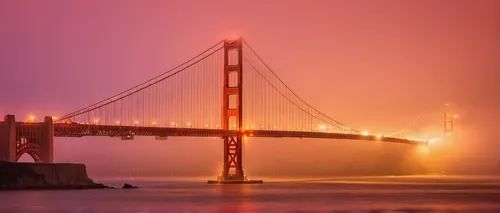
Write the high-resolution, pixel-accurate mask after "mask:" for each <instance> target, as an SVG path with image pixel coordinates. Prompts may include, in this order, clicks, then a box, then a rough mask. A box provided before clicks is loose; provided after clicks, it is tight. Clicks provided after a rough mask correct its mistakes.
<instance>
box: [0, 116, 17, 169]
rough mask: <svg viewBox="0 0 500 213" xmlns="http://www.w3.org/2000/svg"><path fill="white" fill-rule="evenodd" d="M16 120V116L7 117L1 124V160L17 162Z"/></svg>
mask: <svg viewBox="0 0 500 213" xmlns="http://www.w3.org/2000/svg"><path fill="white" fill-rule="evenodd" d="M16 133H17V131H16V119H15V117H14V115H6V116H5V117H4V121H3V122H0V160H1V161H8V162H16V161H17V156H16V141H17V140H16Z"/></svg>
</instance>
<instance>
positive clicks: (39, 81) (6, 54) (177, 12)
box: [0, 0, 500, 175]
mask: <svg viewBox="0 0 500 213" xmlns="http://www.w3.org/2000/svg"><path fill="white" fill-rule="evenodd" d="M234 35H239V36H242V37H244V38H245V40H247V41H248V42H249V43H250V44H251V45H252V46H253V47H254V49H255V50H256V51H257V52H258V53H259V54H260V55H261V56H262V57H263V58H264V60H265V61H266V62H267V63H268V64H269V65H270V66H271V67H272V68H273V70H275V71H276V72H277V74H278V75H279V76H280V77H281V78H282V79H283V80H284V81H285V82H286V83H287V84H288V85H289V86H290V87H291V88H292V89H293V90H294V91H296V92H297V94H298V95H299V96H300V97H302V98H303V99H304V100H306V101H307V102H309V103H310V104H311V105H312V106H314V107H316V108H318V109H320V110H321V111H323V112H324V113H325V114H327V115H330V116H331V117H334V118H335V119H337V120H340V121H342V122H344V123H347V124H350V125H352V126H354V127H357V128H358V129H370V130H371V131H372V130H373V131H391V130H397V129H399V128H401V127H402V126H404V125H406V124H407V123H408V122H410V121H411V120H412V119H414V118H415V117H416V116H417V115H418V114H420V113H426V115H427V117H426V119H427V120H425V121H423V123H422V124H419V125H417V126H416V127H415V128H417V130H425V131H430V132H432V134H437V133H442V132H440V131H442V129H441V128H442V120H441V118H442V110H443V105H444V104H445V103H450V104H452V106H453V108H454V110H455V112H456V113H457V114H459V115H460V118H459V121H458V123H457V130H459V131H458V132H457V134H456V136H455V139H454V141H453V145H452V144H450V143H451V142H450V143H448V144H447V145H446V146H444V145H443V147H441V148H439V149H437V148H436V150H435V152H434V153H430V155H431V156H430V157H429V156H428V158H431V159H430V162H427V161H426V163H425V164H432V165H439V166H443V167H445V168H450V169H452V170H457V171H458V170H460V169H462V170H467V169H472V168H474V169H475V171H476V170H477V171H482V172H484V171H491V170H492V169H497V168H499V167H500V165H499V164H500V133H499V131H498V129H499V127H498V123H499V122H498V120H499V119H500V113H499V111H500V2H499V1H494V0H491V1H486V0H484V1H482V0H480V1H473V0H471V1H455V0H450V1H430V0H424V1H389V0H385V1H62V0H61V1H0V79H1V81H2V83H1V84H0V91H2V92H1V93H0V94H1V95H0V112H1V113H3V114H8V113H10V114H15V115H16V118H17V119H18V120H23V119H24V118H25V117H26V116H28V114H31V113H33V114H35V115H37V117H39V118H41V117H42V116H43V115H62V114H64V113H67V112H70V111H73V110H75V109H77V108H80V107H83V106H85V105H88V104H91V103H94V102H96V101H98V100H101V99H103V98H106V97H109V96H111V95H113V94H115V93H118V92H120V91H122V90H124V89H127V88H129V87H131V86H133V85H135V84H137V83H140V82H142V81H143V80H146V79H149V78H150V77H152V76H155V75H157V74H159V73H160V72H161V70H162V69H163V68H165V67H173V66H174V65H176V64H179V63H182V62H184V61H185V60H187V59H188V58H190V57H192V56H193V55H196V54H197V53H198V52H200V51H202V50H204V49H205V48H206V47H208V46H210V45H211V44H213V43H215V42H217V41H219V40H221V39H223V38H225V37H230V36H234ZM255 141H256V142H255V143H249V144H248V145H247V147H246V148H245V168H247V173H250V174H251V173H252V172H254V173H258V174H262V175H271V174H272V173H273V172H276V171H278V173H282V174H285V173H287V174H298V175H301V174H329V171H330V170H329V169H330V168H331V167H333V166H332V164H335V165H336V166H334V167H341V166H345V165H350V163H351V164H352V163H353V162H354V161H364V163H359V164H363V165H366V166H367V167H370V166H373V165H371V164H369V163H367V162H371V161H373V159H380V156H384V154H383V153H386V152H389V150H391V151H390V152H389V153H392V154H394V153H397V152H400V153H403V152H409V151H408V150H406V149H408V148H401V150H399V148H395V147H394V146H393V147H391V146H390V145H384V146H383V148H381V147H380V146H377V145H374V144H370V143H364V142H356V141H324V140H321V141H314V140H303V141H300V140H299V141H295V140H293V141H285V139H264V140H263V139H256V140H255ZM55 143H56V145H55V146H56V147H55V149H56V154H55V155H56V156H55V159H56V161H60V162H62V161H72V162H83V163H86V164H87V165H88V166H89V167H90V170H91V171H95V172H96V173H99V172H98V171H99V169H102V166H103V164H102V163H99V162H102V161H104V160H105V161H106V162H109V164H112V165H115V168H116V169H117V170H119V171H120V172H124V173H127V172H128V173H134V172H135V173H137V172H144V173H147V174H156V173H162V174H163V173H171V172H176V173H181V174H184V173H185V174H193V173H197V174H203V175H212V174H215V173H217V172H218V171H219V167H220V164H221V163H222V159H221V158H222V143H219V142H217V141H213V140H210V139H203V140H199V139H196V140H193V139H181V138H171V139H169V140H168V141H167V142H165V141H154V140H153V139H151V138H143V139H138V140H135V141H127V142H124V141H118V140H112V139H108V138H83V139H65V138H56V142H55ZM284 143H288V144H287V145H286V146H284V145H283V144H284ZM98 147H99V148H98ZM398 147H399V146H398ZM339 149H342V150H345V151H339ZM278 151H279V152H280V154H279V155H278V156H275V153H276V152H278ZM356 156H357V157H356ZM359 156H366V157H364V158H363V159H361V160H360V159H357V158H359ZM194 159H196V160H194ZM427 160H429V159H427ZM200 161H201V162H203V165H201V162H200ZM313 163H314V165H316V167H314V170H315V171H308V172H302V171H303V170H301V169H298V168H303V167H304V166H306V165H311V164H313ZM283 164H286V165H288V166H286V167H284V168H285V169H284V168H283ZM125 165H131V166H125ZM144 165H147V166H144ZM459 165H460V166H459ZM138 167H141V168H140V169H139V168H138ZM93 169H94V170H93ZM255 171H258V172H255ZM304 171H305V170H304ZM294 172H295V173H294Z"/></svg>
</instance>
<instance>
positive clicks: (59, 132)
mask: <svg viewBox="0 0 500 213" xmlns="http://www.w3.org/2000/svg"><path fill="white" fill-rule="evenodd" d="M54 136H55V137H83V136H110V137H121V138H122V139H133V138H134V136H158V137H168V136H191V137H227V136H247V137H271V138H319V139H347V140H364V141H381V142H389V143H403V144H415V145H418V144H427V141H418V140H410V139H403V138H395V137H383V136H375V135H360V134H349V133H329V132H302V131H279V130H246V131H236V130H223V129H198V128H177V127H175V128H173V127H142V126H119V125H95V124H78V123H55V124H54Z"/></svg>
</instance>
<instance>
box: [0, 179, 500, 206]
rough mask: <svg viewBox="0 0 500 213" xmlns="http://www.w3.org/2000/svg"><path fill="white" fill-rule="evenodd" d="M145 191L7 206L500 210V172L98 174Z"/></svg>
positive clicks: (12, 201) (10, 201)
mask: <svg viewBox="0 0 500 213" xmlns="http://www.w3.org/2000/svg"><path fill="white" fill-rule="evenodd" d="M96 180H97V181H98V182H99V180H100V181H102V182H103V183H105V184H109V185H112V186H115V187H119V186H120V185H122V184H123V183H124V182H128V183H132V184H134V185H138V186H139V187H141V188H140V189H129V190H122V189H104V190H66V191H64V190H58V191H7V192H0V204H1V205H0V212H296V211H302V212H311V211H313V212H332V211H333V212H335V211H353V212H500V177H495V176H490V177H485V176H483V177H463V176H406V177H343V178H322V179H281V180H278V179H266V178H264V180H267V181H266V183H264V184H261V185H260V184H259V185H207V184H205V182H204V181H205V179H201V178H195V179H187V178H186V179H181V180H173V179H168V178H149V179H146V178H142V179H141V178H136V179H135V180H131V179H121V178H118V179H110V180H104V179H96Z"/></svg>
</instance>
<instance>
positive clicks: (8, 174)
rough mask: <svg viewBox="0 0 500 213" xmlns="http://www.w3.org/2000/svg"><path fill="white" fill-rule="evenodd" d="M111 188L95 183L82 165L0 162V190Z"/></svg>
mask: <svg viewBox="0 0 500 213" xmlns="http://www.w3.org/2000/svg"><path fill="white" fill-rule="evenodd" d="M103 188H112V187H109V186H106V185H104V184H100V183H95V182H94V181H93V180H92V179H90V178H89V177H88V175H87V170H86V168H85V165H84V164H69V163H54V164H44V163H11V162H5V161H0V190H51V189H52V190H54V189H57V190H63V189H103Z"/></svg>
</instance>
